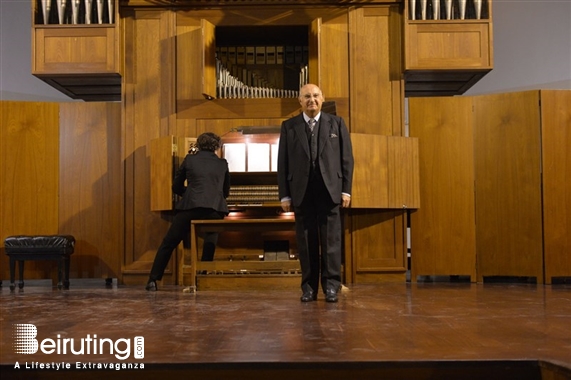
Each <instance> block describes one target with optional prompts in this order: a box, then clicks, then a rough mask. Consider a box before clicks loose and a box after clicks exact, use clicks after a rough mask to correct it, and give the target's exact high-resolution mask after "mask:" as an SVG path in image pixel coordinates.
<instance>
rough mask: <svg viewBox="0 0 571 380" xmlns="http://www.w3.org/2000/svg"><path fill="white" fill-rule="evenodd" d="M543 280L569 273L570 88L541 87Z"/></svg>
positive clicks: (570, 263)
mask: <svg viewBox="0 0 571 380" xmlns="http://www.w3.org/2000/svg"><path fill="white" fill-rule="evenodd" d="M540 96H541V136H542V139H541V149H542V152H543V153H542V163H543V230H544V233H543V236H544V242H543V249H544V263H545V282H546V283H551V281H552V277H564V276H566V277H569V276H571V233H570V231H571V107H570V106H569V105H570V104H571V91H554V90H551V91H546V90H542V91H541V93H540Z"/></svg>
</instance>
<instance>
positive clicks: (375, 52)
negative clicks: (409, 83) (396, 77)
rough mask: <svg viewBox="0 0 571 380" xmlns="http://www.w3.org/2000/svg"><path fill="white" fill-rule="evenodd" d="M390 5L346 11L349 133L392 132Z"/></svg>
mask: <svg viewBox="0 0 571 380" xmlns="http://www.w3.org/2000/svg"><path fill="white" fill-rule="evenodd" d="M389 16H390V7H388V6H387V7H371V8H356V9H353V10H351V11H350V13H349V36H350V37H349V48H350V67H351V71H350V74H349V75H350V81H351V82H350V92H351V94H350V97H351V99H352V101H351V104H350V109H351V119H350V125H351V132H352V133H370V134H378V135H388V136H391V135H393V103H392V99H393V96H396V97H397V99H401V100H402V96H401V94H393V86H392V84H391V77H390V61H391V58H392V56H391V51H390V46H391V45H390V43H389V30H390V29H391V24H390V17H389Z"/></svg>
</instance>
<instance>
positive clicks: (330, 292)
mask: <svg viewBox="0 0 571 380" xmlns="http://www.w3.org/2000/svg"><path fill="white" fill-rule="evenodd" d="M337 301H338V299H337V292H336V291H335V290H334V289H327V291H326V292H325V302H337Z"/></svg>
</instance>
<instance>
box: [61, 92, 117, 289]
mask: <svg viewBox="0 0 571 380" xmlns="http://www.w3.org/2000/svg"><path fill="white" fill-rule="evenodd" d="M60 109H61V110H60V133H59V136H60V161H59V162H60V176H59V183H60V185H59V189H60V192H59V195H60V196H59V215H60V216H59V233H62V234H70V235H73V236H75V239H76V246H75V252H74V254H73V258H72V260H71V272H70V276H71V278H120V277H121V272H120V269H121V259H122V256H123V251H124V250H123V231H124V230H123V216H124V215H123V196H122V194H123V174H124V173H123V166H122V163H123V162H122V158H121V148H122V144H121V137H122V135H123V133H122V129H121V104H120V103H91V102H90V103H61V105H60Z"/></svg>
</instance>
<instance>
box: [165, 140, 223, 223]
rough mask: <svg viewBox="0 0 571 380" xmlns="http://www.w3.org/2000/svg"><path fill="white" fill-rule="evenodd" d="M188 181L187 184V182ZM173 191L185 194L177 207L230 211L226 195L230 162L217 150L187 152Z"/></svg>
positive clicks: (175, 179) (175, 178)
mask: <svg viewBox="0 0 571 380" xmlns="http://www.w3.org/2000/svg"><path fill="white" fill-rule="evenodd" d="M185 180H186V181H187V186H185V184H184V181H185ZM172 191H173V192H174V193H175V194H178V195H180V196H182V198H181V199H180V200H179V201H178V202H177V204H176V209H177V210H190V209H193V208H197V207H203V208H211V209H214V210H216V211H219V212H222V213H225V214H228V205H227V204H226V198H228V195H229V194H230V172H229V171H228V162H227V161H226V160H225V159H223V158H219V157H218V156H217V155H216V154H215V153H214V152H209V151H198V152H197V153H196V154H194V155H191V154H189V155H187V156H186V157H185V158H184V161H183V162H182V164H181V165H180V167H179V168H178V170H177V171H176V174H175V177H174V181H173V185H172Z"/></svg>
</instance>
